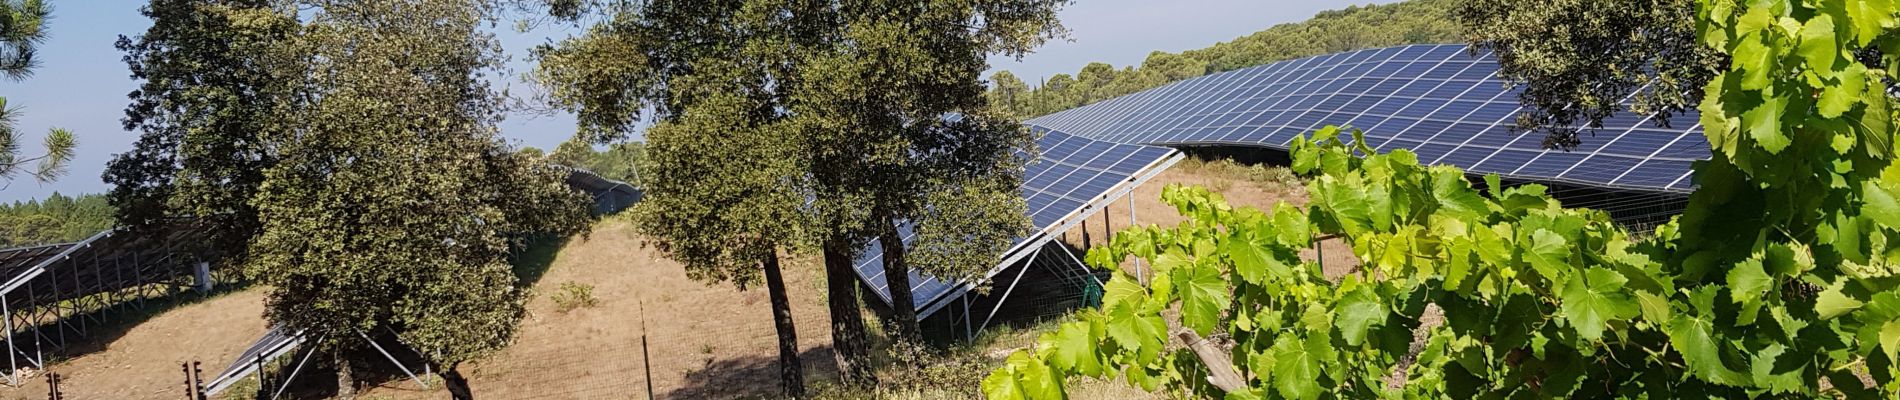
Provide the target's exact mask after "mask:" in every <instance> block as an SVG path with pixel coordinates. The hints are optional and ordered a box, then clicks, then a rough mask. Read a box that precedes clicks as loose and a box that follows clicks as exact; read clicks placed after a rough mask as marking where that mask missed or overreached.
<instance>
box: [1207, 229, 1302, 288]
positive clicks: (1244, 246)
mask: <svg viewBox="0 0 1900 400" xmlns="http://www.w3.org/2000/svg"><path fill="white" fill-rule="evenodd" d="M1259 226H1266V225H1265V224H1260V225H1259ZM1270 231H1271V230H1270V229H1259V228H1256V229H1236V230H1234V231H1232V232H1231V233H1230V234H1229V236H1228V238H1227V240H1225V241H1222V242H1221V245H1222V246H1223V247H1226V248H1225V249H1223V250H1225V251H1226V252H1227V257H1228V258H1229V259H1232V260H1233V261H1234V273H1235V274H1237V275H1240V278H1241V279H1244V280H1246V281H1247V283H1252V284H1255V285H1261V284H1265V283H1266V280H1267V274H1272V275H1273V276H1274V277H1278V278H1287V277H1290V276H1292V274H1293V271H1292V269H1290V268H1287V266H1286V264H1284V263H1281V262H1280V260H1279V259H1278V258H1274V255H1273V250H1272V249H1271V248H1270V247H1268V246H1270V245H1271V243H1270V241H1269V240H1268V238H1267V237H1265V236H1262V233H1264V232H1270Z"/></svg>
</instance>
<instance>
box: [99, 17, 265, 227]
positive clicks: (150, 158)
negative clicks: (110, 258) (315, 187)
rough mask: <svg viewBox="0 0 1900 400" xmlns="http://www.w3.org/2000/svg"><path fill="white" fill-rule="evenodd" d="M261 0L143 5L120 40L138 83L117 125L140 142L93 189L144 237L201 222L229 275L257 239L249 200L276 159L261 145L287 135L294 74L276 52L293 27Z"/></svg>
mask: <svg viewBox="0 0 1900 400" xmlns="http://www.w3.org/2000/svg"><path fill="white" fill-rule="evenodd" d="M278 6H280V5H279V4H276V3H273V2H272V1H269V0H221V1H198V0H152V1H151V2H150V3H149V4H147V5H145V6H144V7H141V8H140V12H141V13H142V14H144V15H145V16H146V18H150V19H151V20H152V26H151V27H150V28H147V29H146V31H145V33H144V34H141V35H138V36H134V37H126V36H120V37H119V40H118V42H117V43H116V44H115V47H117V48H118V49H119V51H122V52H125V57H124V59H125V62H126V66H127V67H128V68H129V69H130V70H131V71H132V77H133V79H136V80H138V81H139V82H140V84H139V88H138V90H135V91H133V92H132V93H131V94H130V95H129V97H130V98H131V104H129V105H128V106H126V109H125V118H124V119H122V122H123V123H124V126H125V128H126V130H129V131H134V132H139V139H138V141H137V142H136V143H134V145H133V148H132V150H130V151H127V152H125V153H121V154H118V155H115V156H114V157H113V159H112V161H111V162H110V163H109V164H107V166H106V172H105V174H104V179H105V181H106V183H108V184H111V185H112V190H111V191H110V192H109V193H108V196H109V197H110V198H111V199H112V203H113V204H114V205H117V206H118V214H117V219H118V221H119V223H120V224H122V225H125V226H127V227H130V228H133V229H135V230H144V229H146V228H150V227H153V226H157V225H156V224H157V223H160V222H163V221H166V220H169V219H172V218H192V219H198V220H201V221H203V223H205V224H206V225H207V226H213V227H216V228H215V229H208V230H207V231H208V232H209V233H210V235H211V240H207V241H205V242H203V243H190V244H184V245H188V246H206V247H210V248H213V249H216V250H218V252H219V253H220V254H224V255H225V256H224V258H223V260H222V262H224V263H227V264H231V265H237V264H241V263H242V262H243V259H244V252H243V249H244V248H245V247H246V246H248V245H249V243H250V240H251V238H252V237H254V236H256V235H257V234H258V230H259V229H261V226H260V224H261V222H260V221H259V220H258V215H257V214H258V212H257V207H256V205H255V204H254V203H252V200H253V199H254V198H255V196H256V194H257V190H258V187H259V186H260V185H262V184H263V182H264V170H265V169H266V168H269V167H271V166H273V165H276V162H277V158H278V154H279V150H276V149H274V148H273V147H272V146H271V145H272V144H271V143H270V142H268V141H267V138H268V137H269V136H270V135H271V132H273V131H280V130H284V129H288V127H289V126H293V125H295V124H294V123H292V122H291V121H290V120H286V119H284V118H283V116H284V115H285V114H284V113H286V112H288V111H290V110H291V109H292V107H293V106H294V104H293V103H294V102H295V101H296V99H295V98H294V95H293V93H294V91H295V87H294V85H295V82H296V81H297V79H299V78H298V77H297V76H296V75H295V73H296V72H297V71H296V69H295V68H294V67H292V66H290V65H291V64H290V63H288V62H287V61H288V60H291V59H292V58H291V57H290V56H289V55H288V54H289V53H288V52H287V51H286V50H284V49H282V48H280V47H279V46H281V45H282V44H283V43H285V42H286V41H288V40H289V39H290V38H291V36H292V35H293V34H295V33H296V30H297V22H296V21H295V20H294V19H293V18H292V17H290V16H288V15H284V14H283V13H281V12H279V11H278V9H277V8H276V7H278Z"/></svg>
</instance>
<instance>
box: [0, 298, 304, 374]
mask: <svg viewBox="0 0 1900 400" xmlns="http://www.w3.org/2000/svg"><path fill="white" fill-rule="evenodd" d="M182 296H192V295H190V294H182ZM263 314H264V292H263V291H262V290H259V289H256V288H252V289H250V290H244V291H239V292H235V293H227V294H223V295H218V296H214V297H211V298H206V299H203V300H197V301H195V302H192V303H191V304H185V305H181V306H178V307H176V308H173V309H170V310H168V311H166V312H165V313H164V314H160V315H159V316H157V317H154V318H150V319H147V320H144V321H141V322H136V323H135V324H130V325H129V326H125V327H122V330H121V329H102V330H96V331H94V332H91V333H92V335H91V336H90V339H91V343H76V344H75V345H74V346H73V347H71V348H69V350H68V352H69V355H68V357H67V358H66V359H65V360H63V361H57V362H55V363H54V364H53V366H52V368H51V370H52V372H55V373H58V374H60V375H61V376H63V377H64V378H65V380H64V382H63V383H62V384H61V385H60V388H61V390H60V391H61V392H62V393H63V394H65V395H66V398H70V399H176V398H183V397H184V373H183V371H182V370H181V369H180V368H179V367H180V365H179V363H180V362H183V361H191V360H198V361H201V362H203V363H204V364H203V366H202V367H201V368H202V369H204V374H205V376H206V379H209V377H210V376H213V375H217V374H218V372H220V371H222V370H223V369H224V366H225V365H226V364H227V363H229V362H230V361H231V360H232V359H235V358H237V355H238V353H240V352H243V351H244V349H245V347H248V346H250V344H251V341H254V340H257V338H258V336H260V335H263V334H264V330H265V329H266V328H267V326H266V325H265V323H264V318H263ZM25 383H26V385H25V386H23V387H18V388H14V387H0V397H4V398H8V399H14V398H18V399H44V398H46V391H47V390H46V381H45V378H44V377H43V375H39V374H36V375H35V376H33V377H31V378H29V379H27V381H26V382H25Z"/></svg>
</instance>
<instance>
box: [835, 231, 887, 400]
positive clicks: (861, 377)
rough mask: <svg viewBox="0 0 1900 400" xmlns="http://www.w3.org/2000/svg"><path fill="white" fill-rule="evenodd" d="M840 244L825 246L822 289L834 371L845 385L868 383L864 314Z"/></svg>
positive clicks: (868, 361) (848, 258)
mask: <svg viewBox="0 0 1900 400" xmlns="http://www.w3.org/2000/svg"><path fill="white" fill-rule="evenodd" d="M844 247H845V245H844V244H842V243H837V242H831V243H826V244H825V289H826V297H828V298H829V299H828V300H829V303H831V304H830V311H831V348H832V352H833V353H835V354H836V356H837V359H838V372H839V373H840V374H842V378H843V380H844V382H845V383H846V384H868V383H871V382H872V381H873V380H874V378H875V377H873V376H872V375H871V365H870V352H871V351H870V345H869V344H868V343H866V339H865V331H864V315H863V314H861V313H860V309H859V305H858V278H857V274H856V273H855V272H853V271H852V269H851V263H852V260H851V257H850V254H851V252H850V251H848V250H846V249H845V248H844Z"/></svg>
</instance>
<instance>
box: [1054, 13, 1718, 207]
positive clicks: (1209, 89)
mask: <svg viewBox="0 0 1900 400" xmlns="http://www.w3.org/2000/svg"><path fill="white" fill-rule="evenodd" d="M1497 71H1498V64H1497V62H1496V61H1495V60H1494V59H1493V58H1492V57H1491V56H1490V54H1488V53H1481V54H1472V52H1470V51H1468V49H1467V48H1466V46H1464V45H1413V46H1401V47H1390V48H1382V49H1369V50H1360V51H1352V52H1345V53H1337V54H1329V55H1323V56H1315V57H1308V58H1303V59H1298V60H1290V61H1283V62H1278V63H1273V64H1267V65H1262V66H1257V67H1252V68H1245V69H1239V70H1234V71H1228V72H1223V73H1218V74H1213V75H1208V76H1203V77H1199V78H1195V79H1189V80H1185V81H1181V82H1176V83H1173V84H1170V85H1167V86H1163V87H1160V88H1155V89H1150V90H1147V91H1143V92H1139V93H1135V94H1131V95H1127V96H1122V97H1118V98H1114V99H1110V100H1107V101H1103V102H1100V103H1096V104H1091V105H1088V106H1083V107H1080V108H1075V109H1070V110H1066V111H1062V112H1058V113H1055V114H1050V115H1047V116H1043V117H1040V118H1036V119H1032V120H1029V121H1027V123H1028V124H1030V125H1032V126H1038V127H1044V128H1048V129H1055V130H1061V131H1065V132H1069V133H1073V134H1076V135H1080V136H1088V137H1091V138H1095V139H1101V140H1107V141H1112V142H1119V143H1135V144H1149V145H1243V146H1264V147H1272V148H1285V147H1286V145H1287V144H1288V143H1290V142H1291V141H1292V140H1293V138H1295V137H1296V136H1297V135H1300V134H1305V133H1309V132H1312V131H1314V130H1317V129H1318V128H1320V127H1323V126H1326V125H1341V126H1352V127H1356V128H1360V129H1363V130H1365V132H1366V142H1367V144H1368V145H1370V146H1372V147H1374V148H1376V149H1379V150H1381V151H1392V150H1396V149H1408V150H1411V151H1413V152H1415V153H1418V155H1419V161H1421V162H1424V163H1431V164H1450V165H1455V166H1459V167H1462V168H1465V169H1466V170H1468V171H1471V172H1476V173H1497V174H1500V175H1504V176H1506V177H1513V178H1522V179H1530V180H1545V181H1560V182H1572V183H1580V184H1587V185H1594V186H1605V187H1617V188H1634V189H1644V190H1662V191H1678V192H1680V191H1688V190H1689V189H1690V188H1691V187H1692V183H1691V182H1690V179H1689V167H1690V164H1691V163H1692V162H1694V161H1695V160H1698V159H1702V158H1706V157H1707V156H1708V144H1707V141H1706V139H1705V138H1704V137H1703V136H1702V130H1701V127H1700V125H1698V124H1697V122H1696V121H1697V119H1698V115H1697V114H1696V113H1694V112H1693V111H1691V112H1687V113H1683V114H1680V115H1675V116H1672V117H1670V118H1669V119H1668V120H1667V121H1656V120H1652V119H1650V118H1645V117H1642V116H1634V115H1628V114H1629V113H1621V114H1619V115H1617V116H1614V117H1612V118H1609V119H1607V120H1605V121H1603V126H1602V127H1601V128H1597V129H1592V130H1587V132H1593V133H1594V136H1592V137H1591V138H1592V139H1590V140H1585V141H1584V143H1583V145H1582V146H1579V147H1578V148H1577V149H1575V150H1573V151H1569V152H1566V151H1556V150H1544V149H1543V148H1542V139H1543V135H1541V134H1536V133H1528V134H1527V133H1520V132H1516V125H1517V124H1516V116H1517V115H1518V114H1519V113H1520V112H1521V111H1522V108H1521V106H1520V105H1519V104H1518V101H1517V95H1518V93H1519V91H1520V88H1517V87H1514V86H1511V85H1510V84H1509V83H1507V82H1505V81H1504V80H1502V79H1500V78H1498V76H1497ZM1659 122H1660V123H1662V124H1659ZM1659 126H1667V128H1664V127H1659Z"/></svg>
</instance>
